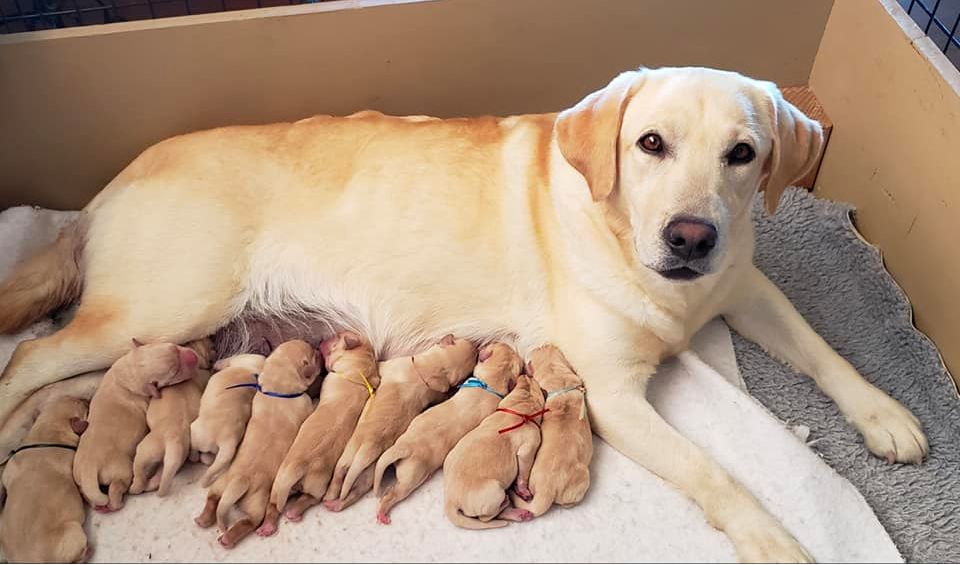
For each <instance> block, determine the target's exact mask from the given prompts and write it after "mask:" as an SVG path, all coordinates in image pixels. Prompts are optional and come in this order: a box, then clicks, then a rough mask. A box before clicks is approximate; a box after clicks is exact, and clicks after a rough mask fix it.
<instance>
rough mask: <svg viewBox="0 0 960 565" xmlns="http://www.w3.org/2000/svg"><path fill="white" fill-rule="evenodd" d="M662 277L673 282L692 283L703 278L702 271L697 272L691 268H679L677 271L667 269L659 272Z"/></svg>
mask: <svg viewBox="0 0 960 565" xmlns="http://www.w3.org/2000/svg"><path fill="white" fill-rule="evenodd" d="M657 272H658V273H660V275H661V276H662V277H663V278H665V279H667V280H671V281H692V280H694V279H698V278H700V277H702V276H703V273H701V272H700V271H695V270H693V269H691V268H690V267H677V268H676V269H666V270H664V271H657Z"/></svg>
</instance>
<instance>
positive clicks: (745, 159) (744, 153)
mask: <svg viewBox="0 0 960 565" xmlns="http://www.w3.org/2000/svg"><path fill="white" fill-rule="evenodd" d="M753 157H754V152H753V147H750V146H749V145H747V144H746V143H738V144H736V145H734V146H733V149H731V150H730V153H727V162H728V163H730V164H731V165H743V164H745V163H749V162H750V161H753Z"/></svg>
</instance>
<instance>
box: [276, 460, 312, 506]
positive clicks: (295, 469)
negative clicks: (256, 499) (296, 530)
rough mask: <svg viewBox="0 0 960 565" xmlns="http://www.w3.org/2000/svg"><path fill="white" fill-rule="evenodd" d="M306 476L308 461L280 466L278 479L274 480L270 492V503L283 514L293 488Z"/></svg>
mask: <svg viewBox="0 0 960 565" xmlns="http://www.w3.org/2000/svg"><path fill="white" fill-rule="evenodd" d="M306 474H307V463H306V461H297V462H293V463H287V462H284V463H283V464H282V465H280V470H279V471H278V472H277V478H276V479H274V481H273V488H272V489H271V491H270V502H272V503H273V504H274V505H275V506H276V507H277V510H279V511H280V512H283V509H284V507H285V506H286V505H287V499H288V498H290V490H291V489H292V488H293V485H295V484H297V481H299V480H300V479H302V478H303V476H304V475H306Z"/></svg>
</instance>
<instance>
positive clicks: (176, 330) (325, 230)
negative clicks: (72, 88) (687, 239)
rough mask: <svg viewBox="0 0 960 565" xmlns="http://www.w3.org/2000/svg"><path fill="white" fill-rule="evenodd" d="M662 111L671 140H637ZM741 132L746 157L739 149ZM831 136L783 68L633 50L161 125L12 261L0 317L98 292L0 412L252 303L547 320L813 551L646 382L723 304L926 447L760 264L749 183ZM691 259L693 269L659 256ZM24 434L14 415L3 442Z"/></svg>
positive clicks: (494, 320) (778, 189) (693, 461)
mask: <svg viewBox="0 0 960 565" xmlns="http://www.w3.org/2000/svg"><path fill="white" fill-rule="evenodd" d="M598 86H599V85H598ZM545 87H547V88H549V85H545ZM651 133H656V134H657V135H659V136H660V137H661V138H662V141H663V148H664V150H663V151H661V152H654V153H650V152H647V151H645V150H644V149H643V148H642V146H641V144H640V143H639V142H640V141H641V140H642V138H644V137H646V136H648V135H649V134H651ZM741 143H743V144H746V145H747V146H748V147H749V148H750V149H751V150H752V154H753V157H754V158H752V159H750V160H748V161H743V162H738V163H733V162H731V158H730V157H731V155H732V152H733V149H734V148H735V147H736V146H737V144H741ZM822 146H823V135H822V129H821V127H820V126H819V125H818V124H817V123H816V122H814V121H812V120H810V119H808V118H807V117H805V116H804V115H803V114H802V113H801V112H800V111H799V110H797V108H795V107H794V106H792V105H791V104H789V103H788V102H787V101H786V100H784V98H783V96H781V94H780V93H779V92H778V90H777V89H776V87H775V86H774V85H773V84H771V83H768V82H762V81H757V80H753V79H750V78H747V77H744V76H742V75H739V74H736V73H731V72H724V71H717V70H711V69H702V68H662V69H640V70H636V71H629V72H626V73H623V74H621V75H619V76H617V77H615V78H614V79H613V80H612V81H610V83H609V84H607V85H606V86H604V87H603V88H600V89H599V90H597V91H596V92H593V93H590V94H588V95H586V96H585V97H584V98H583V100H582V101H580V102H579V103H578V104H576V105H575V106H573V107H572V108H568V109H566V110H564V111H562V112H559V113H554V114H538V115H525V116H512V117H508V118H493V117H482V118H468V119H433V118H426V117H422V116H412V117H406V118H403V117H392V116H384V115H382V114H379V113H376V112H361V113H358V114H354V115H353V116H349V117H345V118H335V117H330V116H317V117H314V118H310V119H306V120H301V121H299V122H295V123H285V124H271V125H264V126H252V127H250V126H243V127H231V128H220V129H216V130H210V131H203V132H196V133H191V134H189V135H183V136H178V137H175V138H172V139H168V140H166V141H163V142H161V143H158V144H157V145H155V146H153V147H151V148H149V149H147V150H146V151H144V152H143V153H142V154H141V155H140V156H139V157H137V159H136V160H134V161H133V162H132V163H131V164H130V165H129V166H128V167H127V168H126V169H124V170H123V171H122V172H121V173H120V174H119V175H118V176H117V177H116V178H115V179H113V181H111V182H110V184H109V185H108V186H107V187H106V188H105V189H104V190H103V191H101V192H100V194H99V195H98V196H97V197H96V198H94V199H93V201H92V202H91V203H90V204H89V205H88V206H87V207H86V208H85V214H84V217H85V220H84V221H83V222H82V223H80V224H77V228H76V229H73V230H72V231H71V230H68V231H67V232H65V233H64V235H63V239H62V241H61V242H58V243H57V244H55V245H54V246H51V247H50V248H48V249H46V250H44V251H43V252H41V253H40V254H39V255H37V256H36V257H35V258H33V259H30V260H28V261H26V262H24V263H23V265H22V266H21V267H20V268H19V269H18V270H17V271H16V272H14V274H13V275H12V276H11V277H10V279H9V280H8V281H6V282H5V283H4V284H5V285H6V286H5V287H4V288H9V289H15V290H16V291H15V292H4V291H0V331H7V330H9V329H11V328H13V327H15V326H17V325H20V324H22V323H24V322H25V321H26V320H29V319H31V318H33V317H35V315H36V314H37V313H38V312H41V311H44V310H47V309H49V308H50V307H53V306H55V305H56V304H57V303H59V302H62V301H63V300H65V298H63V297H72V296H73V295H74V294H75V291H76V290H77V289H79V288H80V286H79V282H80V281H81V280H82V293H81V300H80V308H79V309H78V311H77V315H76V317H75V318H74V319H73V321H72V322H71V323H70V324H69V325H67V326H66V327H65V328H64V329H62V330H60V331H59V332H57V333H56V334H54V335H52V336H48V337H44V338H41V339H37V340H33V341H28V342H24V343H21V344H20V345H19V346H18V348H17V351H16V352H15V353H14V355H13V358H12V359H11V361H10V363H9V365H8V366H7V367H6V368H5V369H4V372H3V376H2V378H0V385H2V386H0V420H6V418H7V416H8V415H9V414H10V412H11V411H12V410H13V409H14V408H15V407H16V405H17V404H18V403H19V402H20V401H22V400H23V399H24V398H25V397H26V396H27V395H28V394H29V393H30V392H32V391H33V390H36V389H37V388H39V387H41V386H43V385H44V384H47V383H50V382H53V381H56V380H61V379H64V378H66V377H69V376H71V375H75V374H78V373H82V372H85V371H93V370H98V369H103V368H105V367H107V366H109V365H110V363H112V362H113V361H114V360H116V359H117V358H119V357H120V356H121V355H123V353H124V352H125V351H126V349H127V347H126V344H127V341H128V339H129V336H130V332H136V335H142V336H151V337H156V338H157V339H160V338H169V339H173V340H174V341H180V342H184V341H188V340H190V339H195V338H198V337H202V336H204V335H207V334H209V333H211V332H213V331H215V330H216V329H217V328H220V327H222V326H224V324H227V323H229V322H231V321H234V320H246V319H250V318H256V317H267V318H270V317H283V318H294V319H304V316H309V317H310V318H312V319H322V320H324V321H325V322H328V323H329V324H331V326H333V327H334V328H337V329H352V330H354V331H357V332H358V333H360V334H361V335H363V336H365V337H366V338H367V339H369V340H370V342H371V343H372V344H373V346H374V350H375V351H376V352H377V354H378V356H380V357H383V358H388V359H389V358H393V357H398V356H403V355H409V354H411V353H413V352H415V351H417V350H418V348H419V347H421V346H422V345H423V344H425V343H427V340H428V339H429V338H430V336H437V335H444V334H447V333H453V334H455V335H457V336H460V337H464V338H468V339H472V340H475V341H478V342H483V343H488V342H491V341H498V340H500V341H504V340H506V341H515V343H516V346H517V349H518V350H519V352H520V353H521V354H522V355H524V356H526V355H527V354H528V353H529V352H530V351H531V350H532V349H533V348H535V347H536V346H538V345H540V344H543V343H553V344H556V345H557V347H559V348H560V349H561V350H562V351H563V352H564V355H565V356H566V357H567V359H569V360H570V363H571V364H572V365H573V367H574V369H575V370H576V371H577V374H578V375H579V376H580V377H581V378H582V379H583V381H584V383H585V384H586V386H587V388H588V389H589V391H590V398H589V400H588V404H589V408H590V412H591V414H590V415H591V424H592V426H593V428H594V430H595V431H596V433H597V434H598V435H599V436H601V437H602V438H603V439H604V440H606V441H607V442H608V443H610V444H611V445H612V446H614V447H615V448H616V449H618V450H620V451H621V452H623V453H624V454H626V455H627V456H629V457H630V458H632V459H633V460H635V461H637V462H638V463H640V464H641V465H643V466H644V467H646V468H647V469H648V470H649V471H651V472H653V473H655V474H657V475H659V476H661V477H663V478H664V479H665V480H666V481H668V482H670V483H671V484H673V485H675V486H676V487H677V488H679V489H680V490H681V491H683V492H684V493H686V494H687V495H688V496H690V497H691V498H692V499H693V500H695V501H696V502H697V503H698V504H699V505H700V506H701V507H702V508H703V510H704V513H705V515H706V519H707V520H708V521H709V522H710V523H711V524H713V525H715V526H716V527H718V528H719V529H721V530H723V531H724V532H726V534H727V535H728V536H729V537H730V539H731V542H732V543H733V545H734V547H735V548H736V550H737V553H738V555H739V556H740V558H741V559H744V560H761V561H777V560H797V559H808V558H809V556H808V555H806V554H805V553H804V551H803V548H802V547H800V545H799V544H798V543H797V542H796V540H795V539H794V538H793V536H792V535H791V534H790V532H788V531H787V530H786V529H785V528H784V527H783V526H782V525H781V524H780V523H779V522H778V521H777V520H776V519H775V518H773V517H772V516H771V515H770V514H769V512H767V511H766V510H765V509H764V507H763V506H762V505H761V504H760V503H759V501H757V499H756V498H755V497H753V495H751V493H750V492H749V491H747V489H746V488H744V487H743V485H741V484H740V483H739V482H737V481H736V479H734V478H733V477H731V476H730V474H729V473H727V472H726V471H725V470H724V469H723V468H722V467H721V466H720V465H718V464H717V463H716V461H714V460H713V459H712V458H711V457H710V456H709V455H708V454H707V453H706V452H705V451H703V450H702V449H700V448H699V447H697V446H696V445H694V444H692V443H691V442H689V441H687V440H686V439H685V438H683V437H682V436H681V435H680V434H678V433H677V432H676V430H674V429H673V428H672V427H670V426H669V424H667V423H666V422H665V421H664V420H663V419H662V418H661V417H660V416H659V415H658V414H657V413H656V411H655V410H654V409H653V407H652V406H651V405H650V404H649V403H648V402H647V399H646V383H647V381H648V379H649V378H650V377H651V376H652V375H653V374H654V372H655V370H656V367H657V365H658V364H659V363H660V361H661V360H662V359H664V358H665V357H667V356H669V355H671V354H673V353H676V352H677V351H680V350H683V349H684V348H686V347H687V343H688V340H689V339H690V337H691V336H692V335H693V334H694V333H696V332H697V331H698V330H699V329H700V328H701V327H703V325H704V324H705V323H706V322H707V321H708V320H710V319H712V318H714V317H717V316H724V318H725V319H726V320H727V321H728V322H729V323H730V324H731V325H732V326H733V327H734V329H736V330H737V331H738V332H739V333H741V334H742V335H744V336H745V337H747V338H749V339H752V340H755V341H757V342H758V343H759V344H760V345H762V346H763V347H764V348H765V349H766V350H767V351H769V352H770V353H771V354H772V355H774V356H776V357H777V358H779V359H782V360H784V361H785V362H787V363H789V364H790V365H792V366H793V367H795V368H796V369H798V370H799V371H801V372H804V373H806V374H808V375H810V376H811V377H812V378H813V379H814V380H815V381H816V382H817V384H818V385H819V386H820V387H821V388H822V389H823V390H824V391H825V392H826V393H827V394H828V395H829V396H830V397H831V398H833V399H834V400H835V401H836V402H837V404H838V406H839V407H840V409H841V410H842V412H843V413H844V415H845V416H846V417H847V419H848V421H850V422H851V424H852V425H854V426H855V427H856V428H857V429H858V430H859V431H860V432H861V433H862V434H863V436H864V438H865V440H866V444H867V447H868V448H869V449H870V451H872V452H873V453H875V454H877V455H879V456H881V457H884V458H887V459H889V460H895V461H900V462H919V461H921V460H922V459H923V456H924V454H925V453H926V451H927V442H926V439H925V437H924V435H923V433H922V431H921V427H920V425H919V423H918V422H917V420H916V418H914V417H913V415H912V414H910V412H909V411H907V410H905V409H904V408H903V407H902V406H901V405H900V404H899V403H897V402H896V401H894V400H892V399H891V398H890V397H888V396H887V395H885V394H884V393H883V392H881V391H880V390H879V389H877V388H876V387H874V386H873V385H871V384H869V383H868V382H867V381H865V380H864V379H863V378H862V377H861V376H860V375H859V374H858V373H857V371H856V369H854V367H852V366H851V365H850V363H848V362H847V361H845V360H844V359H843V358H841V357H840V356H839V355H837V354H836V352H834V351H833V350H832V349H831V348H830V346H829V345H828V344H827V343H826V342H825V341H824V340H823V339H821V338H820V337H819V336H818V335H817V334H816V333H815V332H814V331H813V329H812V328H811V327H810V326H809V325H808V324H807V323H806V322H805V321H804V320H803V318H802V317H801V316H800V314H799V313H797V311H796V310H795V309H794V308H793V307H792V306H791V305H790V303H789V301H788V300H787V299H786V297H784V296H783V294H782V293H781V292H780V291H779V290H778V289H777V288H776V287H775V286H774V285H773V283H771V282H770V281H769V280H768V279H767V278H766V277H765V276H764V275H763V274H762V273H761V272H760V271H759V270H757V269H756V267H754V265H753V264H752V256H753V228H752V224H751V220H750V203H751V199H752V197H753V195H754V194H755V193H756V191H757V190H763V191H765V192H766V196H767V202H768V205H769V207H770V208H773V207H774V206H775V205H776V203H777V201H778V199H779V197H780V194H781V193H782V191H783V190H784V189H785V188H786V187H787V186H789V185H791V184H792V183H793V182H794V181H796V180H797V179H800V178H802V177H803V176H804V175H806V173H807V172H808V171H809V170H811V168H812V167H813V166H814V165H815V164H816V163H817V157H818V155H819V153H820V150H821V148H822ZM264 194H269V198H264ZM684 216H687V217H689V216H693V217H695V218H699V219H701V220H702V221H705V222H709V223H712V224H713V225H714V226H715V227H716V229H717V233H718V237H717V240H716V244H715V246H714V247H713V249H712V250H711V251H710V254H709V256H707V257H704V258H702V259H698V260H696V261H693V262H692V263H689V264H688V263H687V262H686V261H684V260H683V259H681V258H678V257H676V256H675V255H674V254H673V253H672V252H671V250H670V246H669V244H668V241H666V239H665V238H664V237H663V233H664V229H665V227H666V226H667V225H668V224H669V223H670V222H671V221H673V220H674V219H676V218H679V217H684ZM345 234H346V235H347V237H345ZM78 266H79V268H78ZM673 268H690V269H692V270H691V271H689V272H688V274H691V276H690V277H688V280H675V279H670V278H667V276H666V274H668V273H669V272H670V269H673ZM696 274H700V275H701V276H699V277H696V278H694V275H696ZM38 279H39V280H41V281H42V282H44V283H48V282H49V283H51V284H31V283H30V281H31V280H38ZM331 333H332V332H331ZM584 335H589V336H590V339H584V338H583V336H584ZM9 437H10V435H9V433H8V432H7V430H5V429H4V430H2V433H0V445H3V444H5V443H6V442H9Z"/></svg>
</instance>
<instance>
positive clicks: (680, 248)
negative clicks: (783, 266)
mask: <svg viewBox="0 0 960 565" xmlns="http://www.w3.org/2000/svg"><path fill="white" fill-rule="evenodd" d="M556 139H557V144H558V146H559V149H560V152H561V154H562V155H563V157H564V159H566V161H567V162H568V163H569V164H570V165H571V166H573V167H574V168H575V169H576V170H577V171H578V172H579V173H580V174H582V175H583V177H584V178H585V179H586V183H587V185H588V187H589V190H590V194H591V196H592V198H593V200H594V201H595V202H597V203H598V204H599V205H601V206H602V207H603V210H604V213H605V215H606V217H607V221H608V224H609V225H610V226H611V229H612V230H613V231H614V233H615V234H616V235H617V237H618V238H619V239H620V241H621V245H622V246H623V248H624V249H625V250H626V251H627V252H628V253H630V254H631V255H633V257H632V259H633V261H632V262H633V263H639V264H638V265H637V268H641V269H649V270H652V271H655V272H656V273H659V274H660V275H662V276H663V277H665V278H667V279H670V280H677V281H682V280H693V279H696V278H699V277H700V276H701V275H706V274H710V273H714V272H717V271H719V270H722V269H723V268H724V266H725V260H726V259H727V257H728V256H729V253H728V249H729V244H730V242H731V241H732V240H733V237H732V235H733V234H734V232H735V231H736V230H737V229H744V228H743V226H744V225H746V223H748V222H749V209H750V202H751V199H752V196H753V194H754V193H755V192H756V191H757V190H762V191H765V193H766V194H765V196H766V202H767V208H768V210H769V211H770V212H771V213H772V212H773V211H774V210H775V209H776V205H777V202H778V201H779V199H780V195H781V193H782V192H783V190H784V189H785V188H786V187H787V186H790V185H791V184H792V183H795V182H796V181H798V180H799V179H801V178H802V177H803V176H804V175H805V174H806V173H807V172H808V171H809V170H810V169H811V168H812V167H813V166H814V164H815V163H816V160H817V157H818V155H819V153H820V150H821V147H822V145H823V132H822V128H821V127H820V124H818V123H817V122H815V121H813V120H811V119H809V118H807V117H806V116H805V115H804V114H803V113H802V112H800V111H799V110H798V109H797V108H795V107H794V106H793V105H792V104H790V103H789V102H787V101H786V100H784V98H783V96H782V95H781V94H780V92H779V91H778V90H777V88H776V86H775V85H774V84H773V83H769V82H762V81H757V80H753V79H750V78H747V77H744V76H742V75H739V74H736V73H731V72H725V71H716V70H710V69H701V68H663V69H641V70H638V71H631V72H626V73H623V74H621V75H620V76H618V77H617V78H615V79H614V80H613V81H612V82H611V83H610V84H609V85H607V86H606V87H605V88H603V89H602V90H599V91H597V92H594V93H592V94H590V95H589V96H587V97H586V98H584V99H583V100H582V101H581V102H580V103H579V104H577V105H576V106H575V107H573V108H571V109H569V110H566V111H564V112H562V113H561V114H560V115H559V116H558V118H557V122H556Z"/></svg>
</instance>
